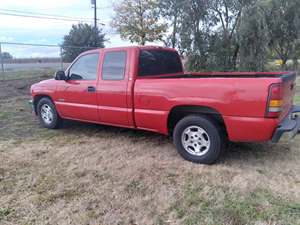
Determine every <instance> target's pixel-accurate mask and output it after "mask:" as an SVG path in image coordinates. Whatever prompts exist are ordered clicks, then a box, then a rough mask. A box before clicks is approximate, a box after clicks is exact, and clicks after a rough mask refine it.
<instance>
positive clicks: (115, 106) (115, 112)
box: [97, 49, 133, 127]
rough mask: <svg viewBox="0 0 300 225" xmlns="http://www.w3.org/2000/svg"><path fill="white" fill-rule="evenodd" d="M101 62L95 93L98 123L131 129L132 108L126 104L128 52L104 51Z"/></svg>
mask: <svg viewBox="0 0 300 225" xmlns="http://www.w3.org/2000/svg"><path fill="white" fill-rule="evenodd" d="M101 61H102V62H103V63H102V67H101V72H100V75H101V77H100V79H99V83H98V92H97V95H98V105H99V106H98V107H99V115H100V121H101V123H104V124H112V125H118V126H125V127H132V126H133V125H132V121H131V116H132V107H131V105H129V104H128V102H127V99H128V98H127V97H128V96H127V93H128V91H127V86H128V71H129V68H128V65H129V64H128V63H127V62H128V61H129V59H128V52H127V51H126V50H109V49H108V50H106V49H104V50H103V55H102V59H101ZM129 93H130V91H129Z"/></svg>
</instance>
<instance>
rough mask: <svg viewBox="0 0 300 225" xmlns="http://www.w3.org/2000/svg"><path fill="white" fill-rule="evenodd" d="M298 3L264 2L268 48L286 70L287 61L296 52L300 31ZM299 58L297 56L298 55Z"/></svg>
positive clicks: (292, 1)
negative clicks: (274, 53)
mask: <svg viewBox="0 0 300 225" xmlns="http://www.w3.org/2000/svg"><path fill="white" fill-rule="evenodd" d="M299 10H300V3H299V1H295V0H272V1H266V2H265V7H264V11H265V18H266V21H267V26H268V35H269V36H270V43H269V45H270V47H271V49H272V50H274V51H275V52H276V53H277V55H278V57H279V58H280V59H281V60H282V62H283V65H282V68H283V69H286V63H287V60H288V59H290V58H291V57H293V53H294V52H296V51H297V48H298V41H299V30H300V23H299V20H300V15H299ZM298 56H299V55H298Z"/></svg>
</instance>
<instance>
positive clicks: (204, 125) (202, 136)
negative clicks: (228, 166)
mask: <svg viewBox="0 0 300 225" xmlns="http://www.w3.org/2000/svg"><path fill="white" fill-rule="evenodd" d="M173 138H174V144H175V146H176V148H177V151H178V152H179V154H180V155H181V156H182V157H183V158H184V159H186V160H188V161H191V162H195V163H201V164H212V163H214V162H215V161H216V160H217V159H218V158H219V157H220V155H221V152H222V148H223V139H222V134H221V131H220V129H219V127H218V126H217V125H216V124H215V123H214V122H213V121H211V119H210V118H209V117H206V116H198V115H191V116H187V117H185V118H183V119H182V120H180V121H179V122H178V123H177V124H176V126H175V129H174V133H173Z"/></svg>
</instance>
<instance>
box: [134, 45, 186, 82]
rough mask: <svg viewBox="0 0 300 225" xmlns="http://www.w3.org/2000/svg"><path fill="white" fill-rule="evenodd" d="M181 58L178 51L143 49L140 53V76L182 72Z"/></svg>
mask: <svg viewBox="0 0 300 225" xmlns="http://www.w3.org/2000/svg"><path fill="white" fill-rule="evenodd" d="M182 72H183V68H182V64H181V59H180V57H179V55H178V54H177V52H176V51H169V50H161V49H147V50H146V49H142V50H140V55H139V70H138V76H139V77H145V76H154V75H163V74H176V73H182Z"/></svg>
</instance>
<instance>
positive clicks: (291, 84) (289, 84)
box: [280, 72, 296, 119]
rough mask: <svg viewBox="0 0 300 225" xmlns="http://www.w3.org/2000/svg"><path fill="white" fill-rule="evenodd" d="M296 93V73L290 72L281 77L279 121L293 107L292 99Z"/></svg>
mask: <svg viewBox="0 0 300 225" xmlns="http://www.w3.org/2000/svg"><path fill="white" fill-rule="evenodd" d="M295 92H296V73H295V72H291V73H288V74H284V75H282V96H283V98H282V100H283V105H282V113H281V115H280V119H283V118H284V117H286V115H287V114H288V113H289V111H290V110H291V108H292V106H293V99H294V96H295Z"/></svg>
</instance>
